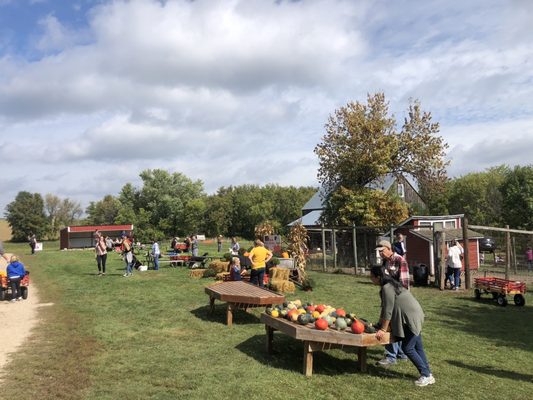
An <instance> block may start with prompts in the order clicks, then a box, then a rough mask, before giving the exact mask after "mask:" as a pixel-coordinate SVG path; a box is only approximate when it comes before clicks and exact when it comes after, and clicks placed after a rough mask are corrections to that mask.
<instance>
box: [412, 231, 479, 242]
mask: <svg viewBox="0 0 533 400" xmlns="http://www.w3.org/2000/svg"><path fill="white" fill-rule="evenodd" d="M436 231H438V232H445V233H446V241H449V240H452V239H458V240H463V230H462V229H438V230H436ZM409 232H410V233H412V234H413V235H416V236H419V237H421V238H422V239H425V240H427V241H429V242H432V241H433V230H432V229H418V230H410V231H409ZM483 236H484V235H483V234H481V233H479V232H476V231H472V230H470V229H468V239H481V238H482V237H483Z"/></svg>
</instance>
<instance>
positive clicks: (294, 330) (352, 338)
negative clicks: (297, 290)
mask: <svg viewBox="0 0 533 400" xmlns="http://www.w3.org/2000/svg"><path fill="white" fill-rule="evenodd" d="M261 322H263V323H264V324H265V325H268V326H270V327H272V328H274V329H277V330H279V331H280V332H283V333H285V334H286V335H288V336H291V337H293V338H295V339H299V340H307V341H312V342H320V343H333V344H340V345H347V346H359V347H368V346H381V345H385V344H388V343H389V342H390V333H386V334H385V336H384V337H383V339H381V340H377V339H376V334H375V333H361V334H355V333H352V331H351V330H349V329H348V330H346V331H337V330H334V329H327V330H325V331H321V330H319V329H316V328H315V326H314V324H307V325H300V324H297V323H294V322H290V321H288V320H286V319H283V318H274V317H272V316H270V315H268V314H265V313H263V314H261Z"/></svg>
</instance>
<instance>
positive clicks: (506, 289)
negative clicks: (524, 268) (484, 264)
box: [474, 277, 526, 307]
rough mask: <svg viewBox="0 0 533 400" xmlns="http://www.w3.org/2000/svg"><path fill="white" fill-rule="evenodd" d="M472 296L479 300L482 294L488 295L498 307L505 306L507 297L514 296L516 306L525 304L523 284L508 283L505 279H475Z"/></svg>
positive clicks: (524, 285) (524, 286)
mask: <svg viewBox="0 0 533 400" xmlns="http://www.w3.org/2000/svg"><path fill="white" fill-rule="evenodd" d="M474 287H475V289H474V295H475V296H476V299H480V298H481V295H482V294H486V293H490V294H492V298H493V299H495V300H496V301H497V303H498V304H499V305H500V306H504V307H505V306H506V305H507V295H514V297H513V300H514V303H515V304H516V305H517V306H523V305H525V304H526V299H525V297H524V294H525V293H526V284H525V282H518V281H510V280H507V279H501V278H494V277H487V278H476V279H475V280H474Z"/></svg>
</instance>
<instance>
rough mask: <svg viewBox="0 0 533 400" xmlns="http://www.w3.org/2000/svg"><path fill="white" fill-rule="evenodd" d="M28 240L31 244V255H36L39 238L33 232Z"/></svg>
mask: <svg viewBox="0 0 533 400" xmlns="http://www.w3.org/2000/svg"><path fill="white" fill-rule="evenodd" d="M28 240H29V242H30V247H31V254H35V247H36V246H37V237H36V236H35V234H34V233H33V232H31V233H30V235H29V236H28Z"/></svg>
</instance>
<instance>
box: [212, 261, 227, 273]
mask: <svg viewBox="0 0 533 400" xmlns="http://www.w3.org/2000/svg"><path fill="white" fill-rule="evenodd" d="M208 268H209V269H211V270H213V271H215V272H216V273H217V274H218V273H219V272H227V271H228V262H227V261H222V260H213V261H211V262H210V263H209V265H208Z"/></svg>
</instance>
